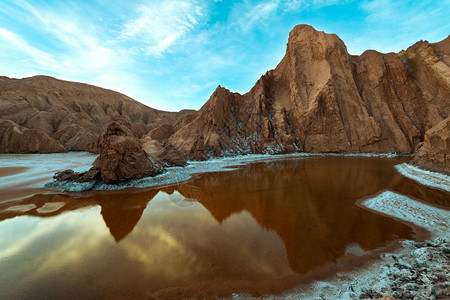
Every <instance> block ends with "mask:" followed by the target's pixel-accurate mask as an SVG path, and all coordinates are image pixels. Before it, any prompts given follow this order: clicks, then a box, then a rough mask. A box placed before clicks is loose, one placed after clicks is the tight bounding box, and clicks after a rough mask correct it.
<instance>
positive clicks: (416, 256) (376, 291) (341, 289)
mask: <svg viewBox="0 0 450 300" xmlns="http://www.w3.org/2000/svg"><path fill="white" fill-rule="evenodd" d="M360 205H361V206H362V207H365V208H367V209H369V210H372V211H374V212H377V213H382V214H385V215H388V216H391V217H394V218H396V219H398V220H401V221H404V222H409V223H413V224H415V225H417V226H420V227H422V228H425V229H426V230H428V231H429V232H430V234H431V237H430V238H429V240H428V241H425V242H415V241H411V240H406V241H402V242H401V248H399V249H398V250H396V251H395V252H392V253H384V254H382V255H381V257H380V260H378V261H377V262H375V263H374V264H372V265H371V266H369V267H367V268H364V269H361V270H358V271H353V272H345V273H339V274H337V275H336V276H334V277H333V278H331V279H329V280H326V281H319V282H315V283H313V284H310V285H307V286H302V287H299V289H297V290H295V291H294V292H292V293H290V294H285V295H281V296H268V297H263V299H378V298H381V297H383V296H391V297H393V298H395V299H424V300H425V299H427V300H428V299H450V242H449V240H450V211H449V210H446V209H442V208H437V207H433V206H431V205H428V204H425V203H422V202H419V201H416V200H413V199H410V198H408V197H406V196H403V195H399V194H397V193H394V192H391V191H386V192H383V193H381V194H379V195H377V196H375V197H373V198H370V199H366V200H364V201H361V203H360ZM234 298H235V299H250V297H248V296H246V295H237V294H235V295H234ZM259 299H261V298H259Z"/></svg>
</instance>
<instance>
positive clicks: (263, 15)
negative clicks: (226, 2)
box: [234, 0, 280, 33]
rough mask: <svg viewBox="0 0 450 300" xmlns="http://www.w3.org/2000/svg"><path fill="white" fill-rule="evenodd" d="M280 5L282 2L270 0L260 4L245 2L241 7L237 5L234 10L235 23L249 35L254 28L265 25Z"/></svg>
mask: <svg viewBox="0 0 450 300" xmlns="http://www.w3.org/2000/svg"><path fill="white" fill-rule="evenodd" d="M279 5H280V0H269V1H264V2H260V3H258V4H254V3H252V2H244V3H243V4H241V5H236V6H235V10H234V17H235V19H236V21H235V23H236V24H237V25H238V26H239V27H240V29H241V30H242V31H243V32H244V33H247V32H249V31H251V30H252V29H253V27H255V26H257V25H260V24H263V23H264V22H265V21H266V20H267V19H269V18H270V17H271V16H272V15H273V14H274V13H275V12H276V10H277V9H278V7H279ZM242 12H244V13H242Z"/></svg>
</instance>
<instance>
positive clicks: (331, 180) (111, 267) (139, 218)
mask: <svg viewBox="0 0 450 300" xmlns="http://www.w3.org/2000/svg"><path fill="white" fill-rule="evenodd" d="M402 161H404V159H379V158H339V157H333V158H308V159H295V160H286V161H276V162H264V163H256V164H251V165H247V166H244V167H242V168H240V169H238V170H234V171H228V172H217V173H209V174H202V175H199V176H196V178H195V179H193V180H191V181H189V182H187V183H181V184H178V185H172V186H170V187H165V188H157V189H146V190H124V191H117V192H89V193H81V194H71V195H66V194H43V195H35V196H33V197H30V198H27V199H23V200H21V201H15V202H7V203H2V204H0V221H1V222H0V233H1V238H0V274H1V275H0V296H1V297H0V298H2V299H8V298H28V297H33V296H36V295H39V297H40V298H55V297H61V298H80V297H81V298H85V297H89V298H96V297H103V298H104V297H111V296H114V297H116V298H120V297H127V298H128V297H150V296H152V297H155V298H183V297H189V296H193V295H197V296H200V297H214V296H230V295H231V292H247V293H251V294H253V295H255V296H258V295H262V294H266V293H280V292H283V291H284V290H285V289H288V288H292V287H294V286H295V285H296V284H297V283H298V282H299V281H298V279H299V278H301V277H302V276H304V275H305V276H306V275H307V274H309V273H310V272H312V271H316V270H318V269H320V268H326V267H327V266H335V265H337V264H342V262H343V261H342V258H343V257H346V256H355V257H356V256H358V257H362V258H364V254H365V253H367V252H368V251H370V250H374V249H377V248H380V247H383V246H386V245H387V244H388V243H389V242H391V241H393V240H397V239H403V238H412V237H413V231H412V229H411V228H410V227H408V226H406V225H404V224H402V223H399V222H397V221H395V220H392V219H390V218H386V217H382V216H380V215H377V214H374V213H371V212H369V211H366V210H364V209H361V208H359V207H358V206H356V205H355V202H356V201H357V200H358V199H361V198H364V197H368V196H372V195H374V194H376V193H378V192H380V191H381V190H392V191H396V192H398V193H402V194H404V195H407V196H410V197H413V198H418V199H422V200H424V201H429V202H431V203H434V204H439V205H445V206H448V205H449V203H448V202H446V201H448V200H447V199H448V193H445V192H442V191H439V190H433V189H429V188H426V187H423V186H421V185H419V184H416V183H414V182H413V181H411V180H409V179H406V178H404V177H402V176H400V175H399V174H398V173H396V171H395V169H394V168H393V165H394V164H397V163H399V162H402ZM100 215H101V216H102V218H103V221H102V220H101V219H100V218H99V216H100ZM27 216H28V217H27ZM29 216H34V217H39V218H30V217H29ZM102 222H104V224H106V227H107V228H108V229H106V227H105V226H104V225H102ZM105 229H106V230H105ZM109 233H110V235H109ZM110 236H112V237H113V238H111V237H110ZM2 294H3V295H2Z"/></svg>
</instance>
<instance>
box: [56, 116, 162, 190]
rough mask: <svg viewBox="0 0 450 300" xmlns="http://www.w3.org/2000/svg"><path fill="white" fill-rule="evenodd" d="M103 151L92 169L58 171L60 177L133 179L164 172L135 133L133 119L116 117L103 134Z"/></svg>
mask: <svg viewBox="0 0 450 300" xmlns="http://www.w3.org/2000/svg"><path fill="white" fill-rule="evenodd" d="M99 149H100V153H99V156H98V158H97V159H96V160H95V161H94V163H93V166H92V168H91V169H89V171H87V172H84V173H75V172H73V171H72V170H66V171H62V172H59V173H57V174H56V175H55V176H54V178H55V179H57V180H59V181H65V180H70V181H75V182H88V181H93V180H101V181H103V182H104V183H108V184H110V183H118V182H123V181H127V180H131V179H139V178H143V177H148V176H156V175H158V174H160V173H162V172H163V168H162V166H161V165H160V164H159V163H158V162H156V161H155V160H154V159H151V158H149V157H148V156H147V155H146V153H145V152H144V150H143V149H142V146H141V144H140V142H139V139H138V138H137V137H136V136H135V135H134V133H133V130H132V125H131V123H129V122H127V121H125V120H123V119H122V118H118V117H115V118H113V119H112V121H111V122H110V123H109V125H108V127H107V128H106V130H105V132H104V133H103V135H102V136H101V138H100V143H99Z"/></svg>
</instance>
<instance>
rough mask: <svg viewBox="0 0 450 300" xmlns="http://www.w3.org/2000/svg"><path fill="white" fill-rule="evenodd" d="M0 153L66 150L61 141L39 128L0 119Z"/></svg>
mask: <svg viewBox="0 0 450 300" xmlns="http://www.w3.org/2000/svg"><path fill="white" fill-rule="evenodd" d="M0 132H1V133H2V134H1V135H0V153H51V152H66V149H64V147H63V146H61V144H60V143H58V142H57V141H55V140H54V139H52V138H51V137H49V136H48V135H46V134H45V133H44V132H43V131H42V130H39V129H26V128H24V127H22V126H20V125H17V124H16V123H14V122H12V121H6V120H0Z"/></svg>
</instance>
